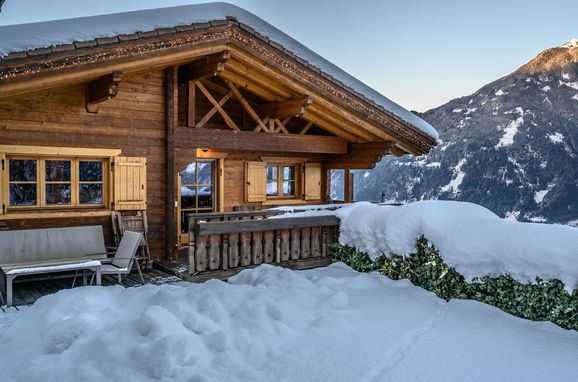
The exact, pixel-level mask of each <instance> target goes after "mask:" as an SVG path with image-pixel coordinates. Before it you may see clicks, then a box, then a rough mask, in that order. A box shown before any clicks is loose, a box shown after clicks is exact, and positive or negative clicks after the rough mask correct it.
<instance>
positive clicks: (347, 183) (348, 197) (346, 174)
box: [343, 168, 353, 203]
mask: <svg viewBox="0 0 578 382" xmlns="http://www.w3.org/2000/svg"><path fill="white" fill-rule="evenodd" d="M343 187H344V190H343V191H344V192H343V200H344V201H345V203H352V202H353V174H352V173H351V169H349V168H344V169H343Z"/></svg>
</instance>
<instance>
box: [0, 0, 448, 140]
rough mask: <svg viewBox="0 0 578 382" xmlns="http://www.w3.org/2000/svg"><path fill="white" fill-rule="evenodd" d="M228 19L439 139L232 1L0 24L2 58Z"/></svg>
mask: <svg viewBox="0 0 578 382" xmlns="http://www.w3.org/2000/svg"><path fill="white" fill-rule="evenodd" d="M228 17H234V18H235V19H237V20H238V21H239V22H240V23H242V24H246V25H248V26H250V27H251V28H253V29H254V30H255V31H256V32H257V33H259V34H260V35H262V36H265V37H267V38H269V39H270V40H271V41H273V42H275V43H277V44H280V45H281V46H283V48H285V49H287V50H289V51H291V52H292V53H293V54H295V55H296V56H297V57H299V58H301V59H304V60H306V61H307V62H308V63H309V64H311V65H313V66H316V67H317V68H319V69H320V70H321V71H323V72H325V73H327V74H329V75H330V76H332V77H333V78H335V79H336V80H337V81H339V82H341V83H343V84H344V85H345V86H348V87H350V88H351V89H353V90H354V91H355V92H357V93H359V94H360V95H361V96H362V97H364V98H366V99H368V100H370V101H372V102H374V103H375V104H377V106H378V107H380V108H382V109H384V111H385V112H388V113H390V114H392V115H394V116H396V117H397V118H399V119H401V120H402V121H404V122H405V123H407V124H409V125H411V126H413V127H414V128H416V129H417V130H418V131H420V132H422V133H424V134H425V135H427V136H429V137H431V138H432V139H434V140H435V139H437V138H438V133H437V131H436V130H435V129H434V128H433V127H432V126H431V125H430V124H428V123H427V122H425V121H424V120H422V119H421V118H419V117H418V116H417V115H415V114H413V113H412V112H410V111H408V110H407V109H405V108H403V107H402V106H400V105H398V104H397V103H395V102H393V101H392V100H390V99H388V98H386V97H384V96H383V95H382V94H380V93H379V92H377V91H375V90H374V89H372V88H371V87H369V86H367V85H366V84H364V83H363V82H361V81H359V80H358V79H356V78H354V77H353V76H351V75H350V74H348V73H347V72H345V71H344V70H342V69H340V68H339V67H337V66H335V65H334V64H332V63H331V62H329V61H327V60H326V59H324V58H323V57H321V56H319V55H318V54H316V53H315V52H313V51H312V50H310V49H308V48H307V47H305V46H304V45H303V44H301V43H299V42H298V41H296V40H295V39H293V38H291V37H290V36H288V35H287V34H285V33H283V32H281V31H280V30H279V29H277V28H275V27H274V26H272V25H271V24H269V23H267V22H266V21H264V20H262V19H261V18H259V17H257V16H255V15H254V14H252V13H250V12H247V11H245V10H244V9H242V8H239V7H237V6H235V5H232V4H228V3H208V4H195V5H185V6H178V7H169V8H159V9H150V10H143V11H132V12H123V13H115V14H110V15H101V16H89V17H79V18H74V19H66V20H55V21H46V22H40V23H30V24H20V25H9V26H2V27H0V57H6V56H7V55H8V54H10V53H14V52H22V51H29V50H33V49H38V48H46V47H50V46H57V45H62V44H71V43H74V42H79V41H89V40H93V39H95V38H106V37H114V36H120V35H126V34H133V33H136V32H147V31H152V30H155V29H159V28H173V27H176V26H180V25H191V24H195V23H202V22H209V21H214V20H225V19H227V18H228Z"/></svg>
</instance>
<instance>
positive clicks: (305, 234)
mask: <svg viewBox="0 0 578 382" xmlns="http://www.w3.org/2000/svg"><path fill="white" fill-rule="evenodd" d="M310 237H311V228H308V227H306V228H301V256H300V257H301V258H302V259H307V258H309V256H310V255H311V253H310V252H311V240H310Z"/></svg>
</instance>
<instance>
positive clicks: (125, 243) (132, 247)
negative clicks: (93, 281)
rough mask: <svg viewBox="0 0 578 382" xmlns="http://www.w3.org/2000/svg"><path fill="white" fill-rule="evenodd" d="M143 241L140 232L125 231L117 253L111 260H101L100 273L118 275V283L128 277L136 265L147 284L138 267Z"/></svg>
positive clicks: (143, 281)
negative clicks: (139, 250) (125, 276)
mask: <svg viewBox="0 0 578 382" xmlns="http://www.w3.org/2000/svg"><path fill="white" fill-rule="evenodd" d="M141 240H142V234H141V233H140V232H133V231H125V232H124V234H123V235H122V239H121V240H120V243H119V244H118V248H117V249H116V253H115V254H114V257H113V258H111V259H105V260H100V262H101V263H102V266H101V267H100V273H101V274H102V275H117V277H118V282H119V283H121V282H122V275H128V274H129V273H130V271H131V269H132V267H133V265H134V264H135V263H136V269H137V271H138V274H139V276H140V279H141V280H142V283H143V284H145V280H144V277H143V275H142V272H141V270H140V266H139V265H138V259H136V256H135V255H136V252H137V250H138V247H139V246H140V243H141Z"/></svg>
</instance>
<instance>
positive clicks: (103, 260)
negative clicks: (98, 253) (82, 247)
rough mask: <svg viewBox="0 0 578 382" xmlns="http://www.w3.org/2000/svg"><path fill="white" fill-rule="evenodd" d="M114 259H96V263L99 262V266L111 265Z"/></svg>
mask: <svg viewBox="0 0 578 382" xmlns="http://www.w3.org/2000/svg"><path fill="white" fill-rule="evenodd" d="M113 260H114V258H113V257H109V258H108V259H98V261H100V263H101V264H112V262H113Z"/></svg>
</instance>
